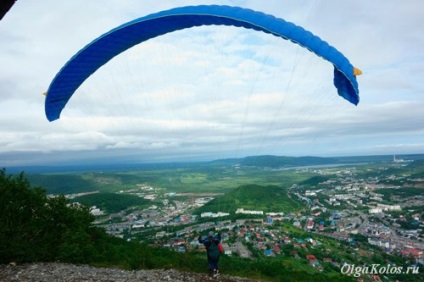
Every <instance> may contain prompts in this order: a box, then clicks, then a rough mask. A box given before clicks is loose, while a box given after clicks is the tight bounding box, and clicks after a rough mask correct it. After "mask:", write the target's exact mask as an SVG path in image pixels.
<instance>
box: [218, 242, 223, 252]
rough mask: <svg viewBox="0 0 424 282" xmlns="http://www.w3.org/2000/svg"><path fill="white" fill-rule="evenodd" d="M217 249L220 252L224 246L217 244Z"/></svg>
mask: <svg viewBox="0 0 424 282" xmlns="http://www.w3.org/2000/svg"><path fill="white" fill-rule="evenodd" d="M218 250H219V252H220V253H221V254H222V253H223V252H224V247H223V246H222V245H221V244H218Z"/></svg>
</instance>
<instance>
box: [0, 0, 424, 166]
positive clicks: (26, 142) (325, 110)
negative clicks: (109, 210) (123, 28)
mask: <svg viewBox="0 0 424 282" xmlns="http://www.w3.org/2000/svg"><path fill="white" fill-rule="evenodd" d="M198 4H219V5H231V6H240V7H245V8H250V9H254V10H258V11H262V12H264V13H267V14H272V15H274V16H276V17H279V18H283V19H285V20H286V21H290V22H293V23H295V24H297V25H300V26H302V27H304V28H305V29H307V30H309V31H311V32H312V33H314V34H316V35H318V36H319V37H320V38H322V39H323V40H325V41H327V42H329V43H330V44H331V45H332V46H334V47H336V48H337V49H338V50H339V51H341V52H342V53H343V54H344V55H345V56H346V57H347V58H348V59H349V60H350V62H351V63H352V64H353V65H354V66H356V67H357V68H359V69H361V70H362V71H363V75H361V76H359V77H358V82H359V89H360V96H361V101H360V103H359V105H358V106H354V105H352V104H350V103H348V102H347V101H345V100H343V99H342V98H341V97H339V96H338V95H337V92H336V89H335V87H334V86H333V82H332V81H333V67H332V65H331V64H330V63H329V62H327V61H325V60H323V59H321V58H318V57H317V56H316V55H314V54H312V53H310V52H309V51H308V50H306V49H304V48H302V47H299V46H298V45H296V44H293V43H291V42H288V41H286V40H282V39H278V38H275V37H273V36H270V35H266V34H261V33H259V32H254V31H248V30H243V29H240V28H234V27H200V28H193V29H189V30H183V31H178V32H174V33H171V34H167V35H164V36H161V37H159V38H155V39H152V40H149V41H147V42H144V43H142V44H140V45H138V46H135V47H133V48H131V49H130V50H128V51H126V52H124V53H122V54H120V55H118V56H117V57H115V58H114V59H113V60H112V61H110V62H109V63H107V64H106V65H104V66H103V67H102V68H101V69H99V70H98V71H97V72H96V73H95V74H94V75H92V76H91V77H90V78H88V79H87V80H86V82H84V84H83V85H82V86H81V87H80V88H79V89H78V90H77V91H76V92H75V94H74V96H73V97H72V98H71V100H70V102H69V103H68V105H67V107H66V108H65V110H64V111H63V112H62V115H61V118H60V119H59V120H56V121H54V122H49V121H48V120H47V119H46V117H45V113H44V96H43V95H42V93H43V92H44V91H46V90H47V89H48V87H49V85H50V83H51V81H52V80H53V78H54V76H55V75H56V73H57V72H58V71H59V70H60V68H61V67H62V66H63V65H64V64H65V63H66V62H67V61H68V60H69V59H70V58H71V57H72V56H73V55H74V54H75V53H76V52H78V50H80V49H81V48H83V47H84V46H85V45H86V44H88V43H89V42H91V41H92V40H94V39H95V38H96V37H98V36H100V35H101V34H103V33H105V32H107V31H109V30H110V29H112V28H114V27H116V26H119V25H121V24H123V23H125V22H128V21H131V20H133V19H136V18H138V17H142V16H145V15H148V14H151V13H154V12H158V11H161V10H166V9H170V8H174V7H178V6H188V5H198ZM423 26H424V2H423V1H421V0H415V1H413V0H410V1H404V2H402V4H399V2H398V1H394V0H385V1H382V0H381V1H366V0H359V1H338V0H325V1H324V0H322V1H319V0H317V1H310V0H305V1H303V0H292V1H285V0H267V1H258V0H255V1H253V0H252V1H249V0H246V1H243V0H239V1H237V0H233V1H230V0H222V1H198V0H196V1H194V0H193V1H179V0H164V1H135V0H134V1H128V0H127V1H117V0H103V1H83V0H73V1H54V0H44V1H24V0H21V1H17V2H16V4H15V5H14V6H13V7H12V9H11V10H10V11H9V13H7V14H6V16H5V17H4V18H3V19H2V20H1V21H0V62H1V64H0V96H1V100H0V101H1V102H0V167H4V166H15V165H68V164H78V163H83V162H84V163H87V162H90V163H95V162H104V163H106V162H123V163H134V162H168V161H193V160H212V159H220V158H237V157H244V156H250V155H263V154H273V155H284V156H306V155H309V156H310V155H313V156H352V155H371V154H372V155H380V154H414V153H424V79H423V77H424V51H423V50H424V37H423V36H422V27H423Z"/></svg>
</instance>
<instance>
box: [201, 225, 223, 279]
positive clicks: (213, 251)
mask: <svg viewBox="0 0 424 282" xmlns="http://www.w3.org/2000/svg"><path fill="white" fill-rule="evenodd" d="M220 242H221V231H219V232H218V235H216V236H214V232H213V231H210V232H209V235H208V237H206V238H205V237H203V238H202V236H199V243H201V244H203V245H205V247H206V252H207V255H208V264H209V269H210V271H211V273H212V275H213V276H217V275H219V269H218V262H219V257H220V249H219V246H218V245H219V244H220Z"/></svg>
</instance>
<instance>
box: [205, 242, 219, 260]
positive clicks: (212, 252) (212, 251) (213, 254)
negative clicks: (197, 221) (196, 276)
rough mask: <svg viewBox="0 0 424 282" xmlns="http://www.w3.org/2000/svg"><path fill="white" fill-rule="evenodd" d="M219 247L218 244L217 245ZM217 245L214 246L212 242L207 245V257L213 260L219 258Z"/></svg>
mask: <svg viewBox="0 0 424 282" xmlns="http://www.w3.org/2000/svg"><path fill="white" fill-rule="evenodd" d="M218 245H220V244H218ZM218 245H217V244H215V242H214V241H212V242H211V244H210V245H209V248H208V256H209V257H210V258H211V259H213V260H217V259H218V258H219V253H220V251H219V247H218Z"/></svg>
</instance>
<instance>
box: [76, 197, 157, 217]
mask: <svg viewBox="0 0 424 282" xmlns="http://www.w3.org/2000/svg"><path fill="white" fill-rule="evenodd" d="M72 202H79V203H81V204H84V205H86V206H88V207H91V206H96V207H98V208H100V209H101V210H105V211H107V212H109V213H116V212H119V211H122V210H125V209H127V208H129V207H134V206H138V207H141V208H147V207H148V206H150V205H152V202H151V201H150V200H146V199H143V198H140V197H138V196H135V195H128V194H116V193H96V194H89V195H84V196H81V197H77V198H75V199H73V200H72Z"/></svg>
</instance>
